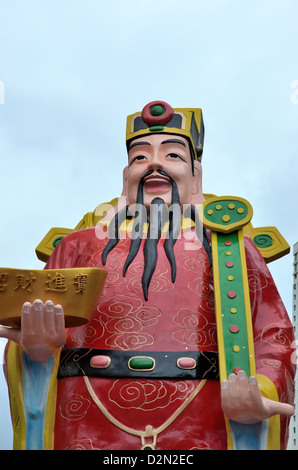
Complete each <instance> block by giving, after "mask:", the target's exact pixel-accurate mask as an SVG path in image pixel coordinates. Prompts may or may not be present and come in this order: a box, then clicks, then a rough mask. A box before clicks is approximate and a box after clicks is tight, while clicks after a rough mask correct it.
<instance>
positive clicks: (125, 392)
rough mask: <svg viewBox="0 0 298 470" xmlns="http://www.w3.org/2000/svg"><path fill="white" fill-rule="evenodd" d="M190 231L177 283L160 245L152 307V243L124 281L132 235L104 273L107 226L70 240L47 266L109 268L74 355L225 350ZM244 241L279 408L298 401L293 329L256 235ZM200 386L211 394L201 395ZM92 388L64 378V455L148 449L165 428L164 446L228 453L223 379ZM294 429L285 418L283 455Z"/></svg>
mask: <svg viewBox="0 0 298 470" xmlns="http://www.w3.org/2000/svg"><path fill="white" fill-rule="evenodd" d="M189 233H190V231H187V232H182V236H181V239H179V240H178V241H177V242H176V244H175V247H174V251H175V257H176V264H177V276H176V280H175V283H172V282H171V272H170V265H169V262H168V260H167V258H166V255H165V253H164V250H163V246H162V245H163V241H162V240H161V241H160V242H159V244H158V261H157V266H156V270H155V272H154V275H153V278H152V281H151V284H150V287H149V298H148V301H145V300H144V296H143V291H142V285H141V277H142V272H143V265H144V261H143V245H142V246H141V248H140V250H139V252H138V255H137V256H136V258H135V259H134V261H133V263H132V264H131V265H130V267H129V269H128V271H127V273H126V276H125V277H123V275H122V270H123V266H124V263H125V260H126V257H127V254H128V250H129V246H130V240H129V238H126V239H122V240H120V241H119V244H118V245H117V247H116V248H115V249H114V250H112V251H111V252H110V254H109V255H108V258H107V264H106V266H103V264H102V260H101V254H102V251H103V249H104V247H105V246H106V244H107V241H108V239H107V238H104V239H103V237H102V235H103V229H102V228H101V227H100V228H98V227H97V228H96V229H95V228H94V227H93V228H88V229H85V230H81V231H77V232H74V233H72V234H71V235H69V236H67V237H65V238H64V239H63V240H62V241H61V242H60V244H59V245H58V247H57V248H56V249H55V251H54V253H53V254H52V256H51V258H50V260H49V261H48V263H47V266H46V268H48V269H58V268H70V267H80V266H85V267H99V268H104V269H107V270H108V277H107V281H106V284H105V287H104V291H103V294H102V296H101V298H100V300H99V302H98V305H97V308H96V309H95V310H94V312H93V315H92V317H91V319H90V321H89V322H88V323H87V324H86V325H84V326H81V327H77V328H70V329H68V330H67V340H66V344H65V348H89V349H90V348H97V349H111V350H120V351H123V350H124V351H130V350H131V351H144V355H146V351H181V356H183V352H184V351H198V350H199V351H217V338H216V322H215V313H214V297H213V283H212V270H211V269H210V267H209V263H208V259H207V255H206V253H205V250H204V249H203V247H202V245H201V243H200V242H199V241H198V240H197V239H196V240H195V241H192V242H189ZM98 234H100V236H99V237H98V236H97V235H98ZM185 234H186V235H185ZM185 236H187V238H185ZM143 243H144V241H143ZM245 244H246V258H247V269H248V278H249V285H250V299H251V308H252V320H253V329H254V339H255V359H256V367H257V373H258V374H263V375H264V376H266V377H268V378H269V379H270V380H271V381H272V382H273V383H274V385H275V387H276V390H277V393H278V397H279V401H281V402H286V403H292V402H293V398H294V387H293V378H294V374H295V367H294V364H293V363H292V361H291V354H292V349H291V346H292V342H293V341H294V336H293V328H292V324H291V322H290V320H289V318H288V315H287V313H286V311H285V308H284V305H283V303H282V301H281V299H280V296H279V294H278V292H277V289H276V286H275V284H274V281H273V279H272V277H271V275H270V272H269V270H268V268H267V266H266V264H265V262H264V260H263V258H262V256H261V254H260V253H259V251H258V250H257V249H256V248H255V246H254V244H253V242H252V240H251V239H250V238H249V237H246V240H245ZM189 248H191V249H189ZM194 248H195V249H194ZM200 384H201V386H202V385H203V387H202V388H201V389H198V387H199V386H200ZM86 385H87V384H86V382H85V380H84V377H70V378H63V379H59V381H58V394H57V408H56V421H55V449H104V450H114V449H115V450H116V449H118V450H121V449H126V450H131V449H141V447H142V445H144V444H146V443H149V444H150V443H152V442H153V441H152V438H149V437H148V438H147V437H146V438H144V439H143V440H142V439H141V436H140V432H141V431H145V429H146V426H152V427H153V428H154V429H156V430H157V435H156V449H166V450H170V449H176V450H177V449H179V450H186V449H188V450H190V449H226V448H227V431H226V424H225V418H224V415H223V413H222V410H221V404H220V383H219V380H207V381H206V382H205V383H204V384H203V382H202V381H201V380H197V379H195V380H168V379H166V380H159V379H151V380H150V379H133V378H130V379H126V378H125V379H122V378H121V379H116V378H94V377H91V378H89V385H90V389H89V390H88V389H87V386H86ZM196 390H197V391H198V390H199V391H198V393H197V395H196V396H195V397H193V396H192V394H193V393H194V392H195V391H196ZM90 392H91V393H90ZM187 399H189V402H188V404H187V406H186V407H185V409H183V411H182V412H181V406H183V404H185V402H186V400H187ZM99 404H100V406H99ZM175 413H176V414H175ZM288 424H289V419H288V418H281V433H280V434H281V449H283V448H285V446H286V442H287V426H288ZM138 433H139V435H136V434H138Z"/></svg>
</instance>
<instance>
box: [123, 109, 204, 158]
mask: <svg viewBox="0 0 298 470" xmlns="http://www.w3.org/2000/svg"><path fill="white" fill-rule="evenodd" d="M154 133H163V134H175V135H181V136H183V137H185V138H186V139H188V141H189V143H190V149H191V153H192V157H193V158H194V160H199V161H200V160H201V157H202V153H203V144H204V122H203V115H202V110H201V109H200V108H175V109H173V108H172V107H171V106H170V105H169V104H168V103H165V102H164V101H152V102H151V103H148V104H147V105H146V106H145V107H144V108H143V111H142V112H137V113H135V114H131V115H130V116H128V117H127V125H126V145H127V148H128V147H129V143H130V142H131V141H132V140H133V139H136V138H138V137H141V136H143V135H148V134H149V135H150V134H154Z"/></svg>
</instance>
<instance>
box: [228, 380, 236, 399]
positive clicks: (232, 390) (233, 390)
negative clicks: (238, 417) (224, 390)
mask: <svg viewBox="0 0 298 470" xmlns="http://www.w3.org/2000/svg"><path fill="white" fill-rule="evenodd" d="M238 389H239V386H238V380H237V376H236V375H235V374H230V375H229V379H228V390H229V395H230V397H231V399H232V400H234V399H236V398H237V397H238V396H239V391H238Z"/></svg>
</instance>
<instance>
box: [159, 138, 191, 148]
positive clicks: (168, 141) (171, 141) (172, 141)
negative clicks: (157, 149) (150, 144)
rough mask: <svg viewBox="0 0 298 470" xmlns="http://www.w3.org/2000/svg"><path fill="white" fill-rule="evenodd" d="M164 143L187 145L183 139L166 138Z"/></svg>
mask: <svg viewBox="0 0 298 470" xmlns="http://www.w3.org/2000/svg"><path fill="white" fill-rule="evenodd" d="M162 144H181V145H183V147H186V145H185V143H184V142H183V141H182V140H179V139H168V140H164V141H163V142H162Z"/></svg>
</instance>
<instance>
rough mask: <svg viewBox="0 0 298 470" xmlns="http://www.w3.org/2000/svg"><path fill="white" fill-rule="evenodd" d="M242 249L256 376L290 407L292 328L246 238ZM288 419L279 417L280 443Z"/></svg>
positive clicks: (292, 386)
mask: <svg viewBox="0 0 298 470" xmlns="http://www.w3.org/2000/svg"><path fill="white" fill-rule="evenodd" d="M245 249H246V262H247V273H248V282H249V289H250V301H251V310H252V322H253V332H254V348H255V361H256V369H257V374H260V375H262V376H264V377H265V378H268V379H269V380H270V381H271V382H272V384H274V387H275V389H276V396H277V399H278V400H279V401H280V402H283V403H289V404H291V405H293V402H294V393H295V389H294V377H295V371H296V366H295V362H296V361H295V358H296V355H295V353H294V349H295V336H294V331H293V326H292V323H291V321H290V319H289V316H288V314H287V311H286V309H285V306H284V304H283V302H282V300H281V297H280V295H279V293H278V290H277V288H276V285H275V283H274V280H273V278H272V276H271V273H270V271H269V269H268V267H267V265H266V263H265V261H264V259H263V257H262V255H261V254H260V252H259V250H258V249H257V248H256V247H255V246H254V244H253V242H252V240H251V238H250V237H245ZM294 355H295V358H294ZM272 399H274V398H273V397H272ZM289 419H290V418H286V417H281V423H280V424H281V439H282V440H284V442H286V440H287V438H286V436H285V434H286V429H287V426H288V424H289ZM282 447H283V445H282V443H281V448H282Z"/></svg>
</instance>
